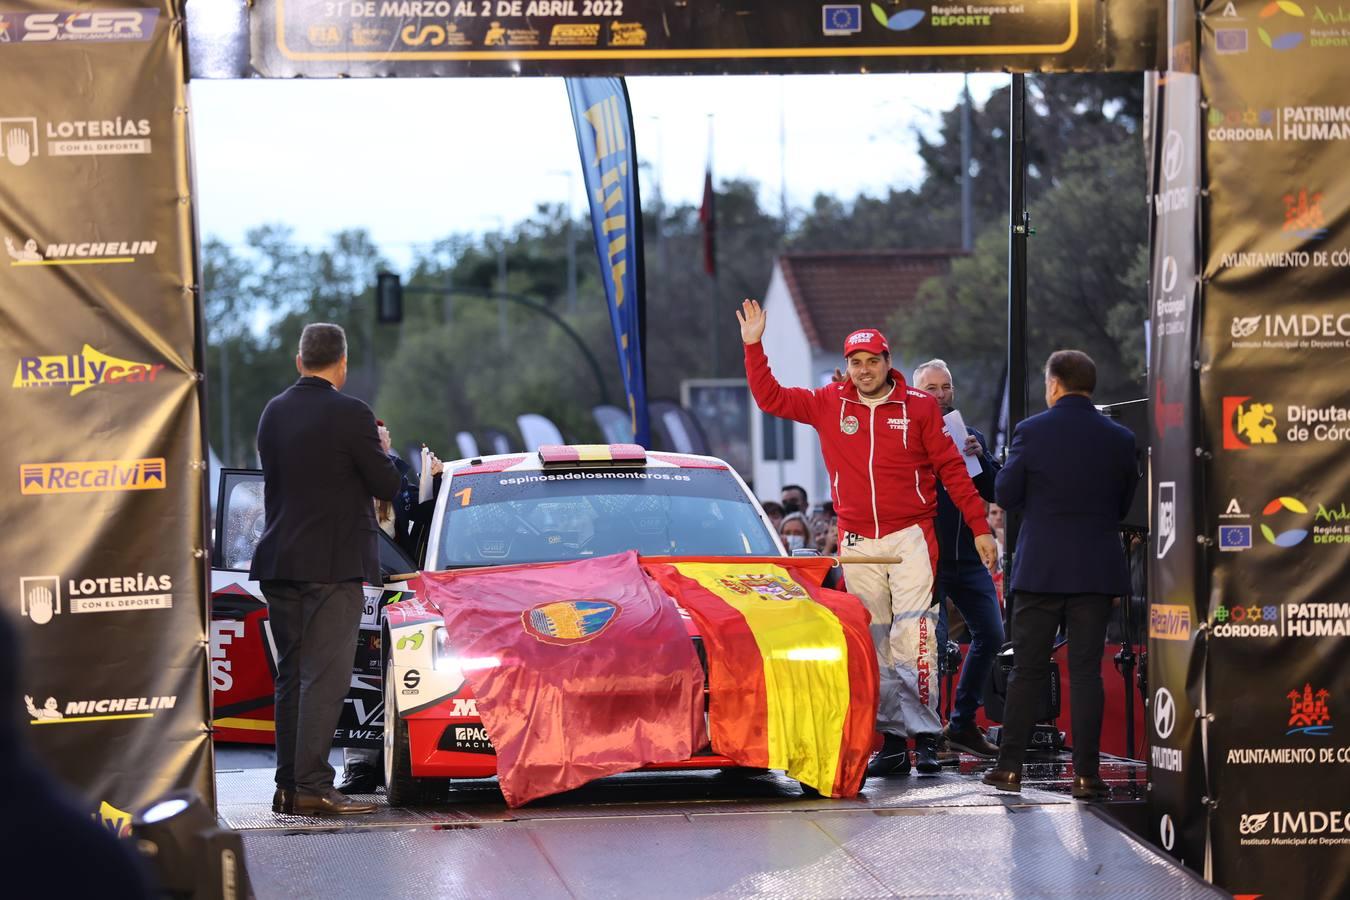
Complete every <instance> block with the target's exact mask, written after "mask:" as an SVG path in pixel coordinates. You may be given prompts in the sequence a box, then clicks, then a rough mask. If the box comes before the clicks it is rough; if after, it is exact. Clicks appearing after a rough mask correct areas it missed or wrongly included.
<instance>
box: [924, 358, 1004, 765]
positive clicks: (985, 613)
mask: <svg viewBox="0 0 1350 900" xmlns="http://www.w3.org/2000/svg"><path fill="white" fill-rule="evenodd" d="M914 386H915V387H917V388H919V389H920V390H922V391H927V392H928V393H930V394H932V395H933V399H935V400H937V402H938V406H939V407H940V408H941V409H942V412H943V414H944V415H943V420H944V421H945V422H946V423H947V433H948V434H949V435H951V439H952V443H953V444H955V445H956V446H957V447H960V448H961V454H962V457H963V458H964V459H965V462H966V471H967V472H969V473H970V476H971V478H972V479H973V480H974V482H975V489H976V490H978V491H979V492H980V496H981V497H983V498H984V499H985V500H987V501H989V502H990V503H992V502H993V501H994V477H995V475H997V474H998V470H999V464H998V463H997V462H995V461H994V458H993V457H992V456H991V455H990V454H989V448H988V446H987V445H986V444H985V441H984V435H982V434H980V433H979V432H978V431H976V430H975V429H973V428H970V427H969V426H967V425H966V424H965V422H964V421H963V420H962V418H961V412H960V411H959V410H957V409H956V388H955V387H954V386H953V383H952V373H951V369H949V368H948V367H947V364H946V363H945V362H943V361H942V360H940V359H930V360H929V361H928V362H926V363H923V364H922V365H920V366H919V367H918V368H917V369H915V370H914ZM937 492H938V497H937V534H938V576H937V578H938V594H937V596H938V601H939V613H938V652H939V653H941V652H942V651H943V650H944V649H945V647H946V643H947V616H946V598H947V597H950V598H951V600H952V602H953V603H955V604H956V608H957V609H959V610H960V611H961V617H962V618H964V619H965V621H966V627H967V628H968V629H969V630H970V651H969V652H968V653H967V654H966V661H965V664H964V665H963V666H962V667H961V680H960V682H958V683H957V686H956V702H955V704H954V705H953V707H952V718H951V721H950V722H948V723H947V728H946V731H945V732H944V734H945V735H946V737H947V743H948V744H950V745H951V746H953V747H955V748H956V749H958V750H964V751H965V752H967V753H972V754H974V755H975V756H981V757H984V758H985V759H992V758H993V757H994V756H996V755H998V748H997V747H995V746H994V745H993V744H991V743H989V740H988V739H987V738H985V736H984V734H983V733H982V732H981V731H980V729H979V727H978V726H977V725H976V724H975V712H976V710H978V709H979V708H980V706H981V705H982V704H983V702H984V698H983V696H982V692H983V690H984V682H985V680H986V679H987V678H988V677H989V671H990V669H992V668H993V666H994V658H995V656H996V655H997V654H998V650H999V648H1000V647H1001V646H1003V619H1002V617H1001V616H1000V614H999V607H998V594H997V593H996V592H995V591H994V580H993V578H991V577H990V575H989V570H988V569H986V568H985V567H984V566H983V565H982V564H981V561H980V558H979V555H978V553H977V552H976V549H975V539H974V535H973V534H971V531H970V529H969V528H968V527H967V526H966V524H965V523H964V522H963V521H961V514H960V512H959V511H958V510H957V508H956V504H955V503H953V502H952V499H951V497H950V496H948V494H947V491H946V490H945V489H944V488H943V487H941V486H939V487H938V489H937Z"/></svg>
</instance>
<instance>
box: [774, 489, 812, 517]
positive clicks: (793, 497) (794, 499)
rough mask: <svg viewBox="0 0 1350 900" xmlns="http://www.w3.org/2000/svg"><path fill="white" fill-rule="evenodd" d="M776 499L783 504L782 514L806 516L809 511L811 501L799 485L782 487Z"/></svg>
mask: <svg viewBox="0 0 1350 900" xmlns="http://www.w3.org/2000/svg"><path fill="white" fill-rule="evenodd" d="M778 499H779V501H780V502H781V503H782V504H783V512H784V513H802V514H806V513H808V512H810V511H811V500H810V498H809V497H808V496H807V494H806V488H804V487H802V486H801V485H800V484H785V485H783V490H782V493H781V494H780V495H779V498H778Z"/></svg>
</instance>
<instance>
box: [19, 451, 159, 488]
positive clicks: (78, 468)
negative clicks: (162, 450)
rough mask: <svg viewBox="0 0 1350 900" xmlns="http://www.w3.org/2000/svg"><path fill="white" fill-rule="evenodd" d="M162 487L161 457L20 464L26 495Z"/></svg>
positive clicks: (20, 479)
mask: <svg viewBox="0 0 1350 900" xmlns="http://www.w3.org/2000/svg"><path fill="white" fill-rule="evenodd" d="M164 486H165V474H164V460H163V458H155V459H100V460H90V461H88V462H60V463H25V464H23V465H21V466H19V492H20V493H21V494H26V495H33V494H82V493H90V492H93V491H159V490H163V489H164Z"/></svg>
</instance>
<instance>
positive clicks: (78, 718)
mask: <svg viewBox="0 0 1350 900" xmlns="http://www.w3.org/2000/svg"><path fill="white" fill-rule="evenodd" d="M177 702H178V697H177V696H176V695H171V696H168V697H113V698H101V699H98V700H71V701H69V702H67V703H66V705H65V708H64V709H62V707H61V704H60V703H58V702H57V700H56V698H55V697H48V698H47V701H46V702H45V703H43V704H42V706H41V708H39V707H38V706H37V704H36V703H34V702H33V698H32V697H30V696H25V697H24V698H23V703H24V706H25V707H27V709H28V724H29V725H70V724H78V723H80V722H107V721H111V720H114V719H152V718H154V716H155V712H156V711H157V710H161V709H173V708H174V705H175V704H176V703H177Z"/></svg>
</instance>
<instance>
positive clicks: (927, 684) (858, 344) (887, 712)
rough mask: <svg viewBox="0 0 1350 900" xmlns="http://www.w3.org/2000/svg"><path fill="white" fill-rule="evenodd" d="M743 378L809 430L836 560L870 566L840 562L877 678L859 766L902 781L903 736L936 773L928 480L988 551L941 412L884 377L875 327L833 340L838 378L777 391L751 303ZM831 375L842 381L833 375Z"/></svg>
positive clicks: (984, 554) (770, 408) (990, 558)
mask: <svg viewBox="0 0 1350 900" xmlns="http://www.w3.org/2000/svg"><path fill="white" fill-rule="evenodd" d="M736 318H737V320H738V321H739V323H740V332H741V341H742V342H743V343H744V344H745V372H746V378H747V381H748V382H749V385H750V392H751V394H752V395H753V396H754V398H755V403H756V404H757V405H758V406H759V408H760V409H761V410H763V411H764V412H766V413H769V414H770V415H774V416H778V417H780V418H785V419H791V420H792V421H794V422H801V423H803V424H805V425H810V426H811V427H812V428H814V429H815V430H816V434H817V435H818V436H819V437H820V448H821V453H822V455H823V456H824V457H825V468H826V470H827V471H828V472H829V476H830V488H831V498H830V499H831V500H832V501H833V503H834V510H835V513H836V514H837V515H838V518H839V532H840V542H841V544H842V545H843V548H842V552H843V553H846V554H847V555H849V556H851V557H854V558H855V560H856V558H858V557H868V558H872V559H875V560H876V562H867V563H858V562H854V563H852V564H851V566H850V568H849V570H848V574H847V576H846V577H847V579H848V588H849V591H850V593H852V594H853V595H854V596H856V597H857V598H858V599H859V600H861V601H862V603H863V604H864V605H865V606H866V607H867V609H868V612H869V613H870V614H871V619H872V626H871V632H872V642H873V645H874V646H875V648H876V652H877V666H878V669H879V672H880V677H881V692H880V703H879V704H878V708H877V730H878V731H880V732H882V733H883V734H884V736H885V743H884V745H883V746H882V749H881V752H880V753H878V754H877V755H876V756H875V757H874V758H873V759H872V761H871V763H870V764H869V765H868V768H867V771H868V774H869V775H872V776H889V775H908V774H909V771H910V758H909V745H908V739H909V737H910V736H913V738H914V749H915V756H916V760H917V768H918V770H919V773H920V774H923V775H935V774H937V773H938V772H939V771H941V763H940V762H939V760H938V756H937V745H938V736H939V735H938V733H939V732H940V731H941V730H942V720H941V719H940V718H939V717H938V712H937V701H938V691H937V684H936V679H937V635H936V633H935V631H936V619H937V616H936V614H935V613H934V611H933V609H932V608H931V607H932V597H933V583H934V578H935V575H936V564H937V551H938V545H937V535H936V533H935V531H934V528H933V518H934V516H936V515H937V494H936V490H935V488H936V482H937V480H938V478H940V479H941V480H942V483H943V485H944V486H945V487H946V488H947V493H948V494H949V495H950V496H951V499H952V502H953V503H954V504H955V505H956V508H957V509H959V510H960V511H961V514H962V517H963V518H964V519H965V521H966V524H967V525H969V526H970V530H971V533H972V534H973V535H974V536H975V537H974V543H975V550H976V552H977V553H978V554H979V556H980V559H981V561H982V562H984V564H985V566H986V567H988V566H992V565H993V564H994V555H995V553H996V548H995V545H994V539H993V537H991V536H990V534H989V523H988V521H987V520H986V519H985V511H984V501H983V500H981V499H980V495H979V493H978V492H977V491H976V490H975V485H974V484H973V483H972V482H971V480H970V475H969V474H967V472H966V465H965V463H964V462H963V461H962V459H961V453H960V452H959V451H958V450H957V448H956V445H955V444H954V443H952V440H951V438H949V437H948V436H947V435H946V434H945V433H944V431H943V424H944V423H943V421H942V410H941V409H940V408H939V407H938V403H937V401H936V400H934V399H933V397H932V396H931V395H929V394H926V393H924V392H923V391H920V390H915V389H914V388H911V387H910V386H909V385H908V384H906V382H905V377H904V376H903V375H901V374H900V373H899V372H897V371H896V370H895V369H893V368H891V354H890V347H889V345H888V344H887V343H886V338H885V337H884V336H883V335H882V334H881V332H880V331H877V330H876V329H874V328H864V329H860V330H858V331H855V332H853V333H852V334H850V335H849V336H848V337H847V338H846V339H845V340H844V359H845V365H846V367H847V377H846V378H844V379H842V380H840V381H839V382H835V383H831V384H827V385H825V386H824V387H820V388H816V389H815V390H809V389H807V388H787V387H783V386H782V385H781V384H779V383H778V380H777V379H776V378H774V376H773V372H772V371H770V369H769V360H768V357H767V356H766V355H765V353H764V346H763V345H762V344H761V343H760V339H761V338H762V337H763V336H764V327H765V323H766V318H765V314H764V310H763V309H762V308H761V307H760V305H759V302H758V301H755V300H746V301H744V302H743V303H742V304H741V308H740V309H739V310H737V311H736ZM841 374H842V373H841Z"/></svg>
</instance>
